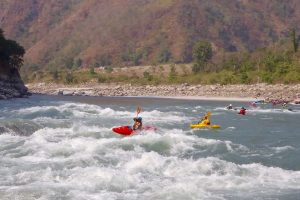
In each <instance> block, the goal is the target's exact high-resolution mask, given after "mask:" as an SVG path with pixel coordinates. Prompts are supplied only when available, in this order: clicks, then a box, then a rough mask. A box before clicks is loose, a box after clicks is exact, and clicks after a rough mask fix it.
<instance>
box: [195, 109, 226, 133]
mask: <svg viewBox="0 0 300 200" xmlns="http://www.w3.org/2000/svg"><path fill="white" fill-rule="evenodd" d="M210 116H211V113H210V112H208V113H206V114H205V115H203V116H202V119H201V121H200V122H198V123H197V124H191V125H190V127H191V128H213V129H216V128H221V126H220V125H217V124H211V123H210Z"/></svg>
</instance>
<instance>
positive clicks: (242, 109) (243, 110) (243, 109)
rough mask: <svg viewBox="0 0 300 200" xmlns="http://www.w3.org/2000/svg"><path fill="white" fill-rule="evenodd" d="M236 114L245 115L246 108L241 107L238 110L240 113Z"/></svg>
mask: <svg viewBox="0 0 300 200" xmlns="http://www.w3.org/2000/svg"><path fill="white" fill-rule="evenodd" d="M238 114H240V115H246V108H244V107H242V108H241V109H240V112H239V113H238Z"/></svg>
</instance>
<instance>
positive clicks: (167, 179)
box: [0, 96, 300, 200]
mask: <svg viewBox="0 0 300 200" xmlns="http://www.w3.org/2000/svg"><path fill="white" fill-rule="evenodd" d="M229 103H232V102H220V101H218V102H217V101H216V102H213V101H198V100H171V99H157V98H156V99H155V98H108V97H106V98H104V97H95V98H93V97H49V96H33V97H31V98H29V99H17V100H12V101H0V133H1V135H0V196H1V199H26V200H27V199H41V200H42V199H91V200H94V199H95V200H96V199H97V200H98V199H105V200H121V199H128V200H129V199H130V200H131V199H133V200H135V199H136V200H137V199H145V200H152V199H153V200H154V199H155V200H157V199H170V200H173V199H174V200H175V199H178V200H183V199H184V200H189V199H217V200H219V199H249V200H250V199H251V200H252V199H288V200H289V199H290V200H292V199H293V200H294V199H300V131H299V130H300V107H297V106H293V107H292V108H293V112H291V111H288V110H284V109H281V108H272V107H270V106H264V107H262V108H257V109H250V110H249V111H248V115H246V116H240V115H237V114H236V111H227V110H226V109H224V107H225V106H226V105H227V104H229ZM233 104H234V106H237V107H240V106H247V107H248V105H249V104H248V103H243V102H234V103H233ZM136 105H140V106H142V108H143V112H142V113H141V116H142V117H143V121H144V124H145V125H154V126H156V127H157V128H158V130H157V131H155V132H154V131H147V132H141V133H140V134H137V135H134V136H130V137H122V136H120V135H117V134H115V133H113V132H112V131H111V128H112V127H114V126H119V125H130V124H132V122H133V121H132V118H133V117H134V115H135V114H134V112H135V108H136ZM207 111H211V112H212V114H213V115H212V119H211V120H212V123H214V124H219V125H221V126H222V128H221V129H219V130H191V129H190V128H189V124H190V123H191V122H196V121H198V120H199V117H200V116H201V115H202V114H204V113H205V112H207Z"/></svg>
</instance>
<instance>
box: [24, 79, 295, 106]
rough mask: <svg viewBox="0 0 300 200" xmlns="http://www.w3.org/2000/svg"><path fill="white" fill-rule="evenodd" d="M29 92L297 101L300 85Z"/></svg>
mask: <svg viewBox="0 0 300 200" xmlns="http://www.w3.org/2000/svg"><path fill="white" fill-rule="evenodd" d="M27 87H28V89H29V91H30V92H31V93H32V94H46V95H62V96H95V97H96V96H103V97H148V98H151V97H152V98H165V99H182V100H208V101H241V102H253V101H257V100H265V101H268V102H271V101H277V102H296V101H298V100H299V99H300V84H295V85H284V84H274V85H268V84H265V83H260V84H252V85H243V84H239V85H219V84H216V85H189V84H178V85H157V86H154V85H131V84H121V83H119V84H118V83H115V84H97V83H86V84H79V85H64V84H55V83H35V84H28V85H27Z"/></svg>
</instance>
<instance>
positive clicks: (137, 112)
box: [136, 106, 142, 117]
mask: <svg viewBox="0 0 300 200" xmlns="http://www.w3.org/2000/svg"><path fill="white" fill-rule="evenodd" d="M141 112H142V109H141V107H140V106H138V107H137V108H136V117H138V116H139V114H140V113H141Z"/></svg>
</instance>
